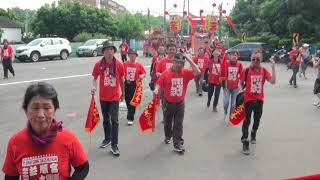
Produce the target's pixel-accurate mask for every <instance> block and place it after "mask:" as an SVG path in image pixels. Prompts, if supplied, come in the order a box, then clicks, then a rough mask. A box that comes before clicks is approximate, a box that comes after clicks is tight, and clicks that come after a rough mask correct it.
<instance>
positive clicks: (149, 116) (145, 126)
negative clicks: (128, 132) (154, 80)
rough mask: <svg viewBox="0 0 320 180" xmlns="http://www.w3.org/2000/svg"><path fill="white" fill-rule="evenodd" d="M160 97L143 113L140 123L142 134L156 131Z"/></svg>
mask: <svg viewBox="0 0 320 180" xmlns="http://www.w3.org/2000/svg"><path fill="white" fill-rule="evenodd" d="M159 101H160V95H159V93H158V95H156V96H155V97H154V98H153V99H152V100H151V102H150V103H149V104H148V105H147V107H146V108H145V109H144V110H143V111H142V113H141V115H140V117H139V121H138V126H137V127H138V128H139V130H140V132H141V133H146V132H153V131H154V129H155V124H156V123H155V119H156V110H157V108H158V106H159Z"/></svg>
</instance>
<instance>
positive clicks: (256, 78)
mask: <svg viewBox="0 0 320 180" xmlns="http://www.w3.org/2000/svg"><path fill="white" fill-rule="evenodd" d="M264 71H265V72H264ZM264 73H265V74H264ZM245 74H246V69H244V70H243V71H242V75H241V81H243V82H244V81H246V89H245V91H244V101H245V102H250V101H254V100H260V101H263V100H264V83H265V80H268V81H270V79H271V74H270V72H269V71H268V70H267V69H265V70H263V68H260V69H259V70H258V71H254V70H253V68H249V71H248V74H247V79H246V80H245ZM264 78H265V79H264Z"/></svg>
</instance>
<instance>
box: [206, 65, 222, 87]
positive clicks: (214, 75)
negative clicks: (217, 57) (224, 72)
mask: <svg viewBox="0 0 320 180" xmlns="http://www.w3.org/2000/svg"><path fill="white" fill-rule="evenodd" d="M213 63H214V65H213V64H212V67H209V77H208V81H209V83H211V84H216V85H218V84H220V73H221V65H220V63H219V62H218V61H214V62H213Z"/></svg>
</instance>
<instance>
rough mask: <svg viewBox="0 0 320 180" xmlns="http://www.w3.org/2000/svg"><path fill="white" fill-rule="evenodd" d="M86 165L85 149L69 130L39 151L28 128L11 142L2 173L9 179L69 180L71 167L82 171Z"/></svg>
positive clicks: (58, 135)
mask: <svg viewBox="0 0 320 180" xmlns="http://www.w3.org/2000/svg"><path fill="white" fill-rule="evenodd" d="M86 161H88V158H87V156H86V154H85V152H84V150H83V147H82V145H81V144H80V142H79V141H78V139H77V138H76V137H75V136H74V134H73V133H72V132H71V131H70V130H67V129H63V130H62V131H61V132H58V133H57V136H56V138H55V139H54V140H53V141H52V142H51V143H49V144H48V145H46V146H44V147H38V146H36V145H35V144H34V143H33V142H32V140H31V138H30V136H29V135H28V130H27V128H25V129H23V130H21V131H20V132H18V133H17V134H15V135H14V136H13V137H12V138H11V139H10V140H9V143H8V147H7V155H6V159H5V162H4V165H3V167H2V171H3V172H4V173H5V174H6V175H8V176H18V175H20V176H21V179H22V180H24V179H28V180H39V179H59V180H67V179H69V177H70V175H71V174H70V173H71V166H72V167H79V166H81V165H83V164H84V163H85V162H86Z"/></svg>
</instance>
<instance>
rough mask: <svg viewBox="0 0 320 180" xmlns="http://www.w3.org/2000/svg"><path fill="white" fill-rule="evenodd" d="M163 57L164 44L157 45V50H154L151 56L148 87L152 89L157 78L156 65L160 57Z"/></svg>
mask: <svg viewBox="0 0 320 180" xmlns="http://www.w3.org/2000/svg"><path fill="white" fill-rule="evenodd" d="M164 57H165V48H164V46H159V48H158V50H157V52H155V53H154V54H153V56H152V63H151V67H150V83H149V87H150V89H151V90H152V91H153V90H154V87H155V83H156V82H157V80H158V78H159V77H158V76H157V66H158V65H159V63H160V61H161V59H162V58H164Z"/></svg>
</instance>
